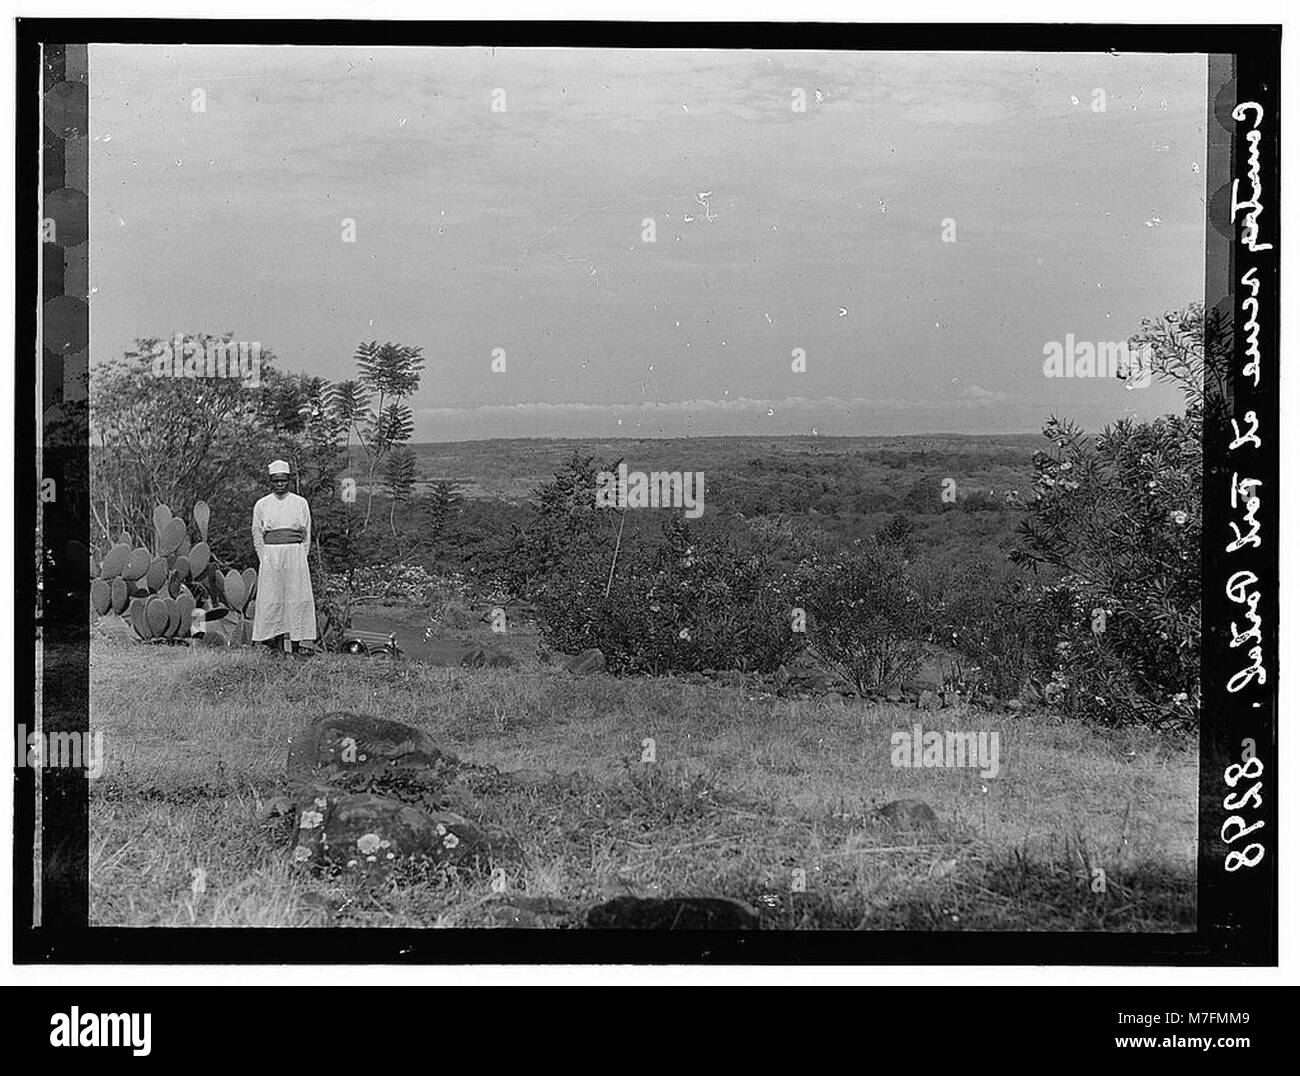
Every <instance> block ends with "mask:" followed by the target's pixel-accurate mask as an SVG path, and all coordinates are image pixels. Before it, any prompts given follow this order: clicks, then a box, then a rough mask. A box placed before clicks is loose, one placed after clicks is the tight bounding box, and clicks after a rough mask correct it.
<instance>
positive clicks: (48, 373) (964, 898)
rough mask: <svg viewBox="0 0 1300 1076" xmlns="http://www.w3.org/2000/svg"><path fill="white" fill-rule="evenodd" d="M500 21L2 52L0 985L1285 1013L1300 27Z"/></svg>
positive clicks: (133, 29) (264, 31)
mask: <svg viewBox="0 0 1300 1076" xmlns="http://www.w3.org/2000/svg"><path fill="white" fill-rule="evenodd" d="M1224 14H1225V16H1230V14H1231V13H1229V12H1225V13H1224ZM863 17H864V18H865V17H866V16H863ZM519 25H520V24H503V23H483V24H467V23H458V24H455V27H454V29H453V28H448V29H446V30H445V32H440V30H439V28H438V24H436V23H423V24H412V25H411V27H410V29H409V32H404V31H403V27H402V26H401V25H400V24H381V23H369V24H366V23H363V22H360V21H358V22H356V23H343V22H338V23H330V24H328V28H325V27H324V24H322V26H320V27H316V28H313V26H312V24H311V23H302V24H292V23H277V24H275V26H274V27H271V28H268V27H267V25H265V24H264V25H263V26H262V27H261V28H258V26H257V25H256V24H252V23H248V24H242V23H233V22H232V23H220V22H211V23H206V24H205V23H202V22H200V21H198V20H192V21H190V22H187V23H184V24H183V25H180V26H177V27H175V28H169V26H168V24H167V23H166V22H161V23H138V24H127V25H122V26H120V27H119V26H118V25H116V24H115V23H114V20H92V22H91V24H90V25H89V26H85V27H80V26H77V25H75V24H73V25H71V26H69V29H71V30H73V31H74V32H73V33H72V34H71V35H63V36H60V34H59V29H60V26H59V23H58V21H57V20H46V21H42V22H40V23H39V25H35V26H29V28H28V30H29V32H27V40H26V43H25V44H24V42H23V40H22V37H23V34H24V32H25V31H24V29H23V27H22V26H21V25H20V50H19V61H20V68H19V73H20V85H19V91H20V109H19V112H18V117H19V124H18V164H19V173H20V183H21V182H22V181H23V180H24V178H25V174H24V172H23V168H24V161H27V162H28V165H29V166H30V169H31V179H32V182H33V185H34V186H33V189H32V190H31V191H29V192H28V197H27V199H26V201H24V200H23V198H22V197H21V196H22V193H23V192H22V189H21V187H20V191H19V194H20V199H19V202H20V205H22V206H24V209H23V212H24V213H27V214H28V216H31V215H32V214H33V213H35V209H34V208H33V209H31V210H28V209H27V208H26V206H27V205H28V204H29V203H30V204H31V205H32V206H33V207H34V206H35V205H36V204H37V202H36V200H35V199H36V198H37V197H38V199H39V205H40V212H39V216H38V219H37V220H32V221H27V220H26V219H24V220H23V221H22V222H21V223H20V226H19V233H20V239H21V237H22V234H23V233H24V231H26V232H32V233H35V231H36V225H37V224H39V236H38V237H37V238H36V239H35V241H32V242H30V243H29V244H28V245H27V247H26V248H24V247H22V246H20V249H19V266H20V272H19V274H18V281H17V282H18V286H19V295H18V304H17V311H18V335H19V339H20V340H22V339H23V333H24V331H25V329H26V330H27V331H31V332H34V334H35V335H33V336H30V337H28V338H27V339H28V342H27V344H26V347H27V348H28V349H31V348H33V347H34V349H35V350H34V352H33V351H31V350H29V351H28V352H27V353H28V354H33V353H34V354H35V355H37V356H38V358H37V360H36V362H35V364H34V367H33V368H32V370H31V371H30V378H31V381H30V384H29V386H28V388H26V389H24V388H23V383H22V382H21V380H20V382H19V394H18V400H17V407H16V410H17V430H18V434H17V440H18V444H17V453H18V457H17V458H18V466H19V468H20V472H21V470H22V469H23V468H27V467H28V466H29V465H28V463H27V462H26V461H30V462H31V465H32V466H31V467H30V470H31V473H32V474H33V475H34V476H35V477H34V478H30V479H29V478H25V477H21V474H20V482H19V484H18V486H17V488H18V490H19V492H18V496H17V500H18V509H17V512H18V524H19V525H18V538H17V546H16V554H15V557H16V563H15V576H16V586H17V604H16V607H15V610H14V624H15V634H16V636H19V637H20V638H19V641H18V643H17V644H16V645H17V646H18V648H19V649H18V651H17V654H18V656H17V659H16V661H15V669H16V670H25V669H26V668H27V664H26V663H27V662H28V660H29V659H31V660H33V661H34V666H35V671H36V694H35V699H34V702H33V701H31V700H32V696H31V695H30V694H27V693H26V687H25V675H26V674H25V671H22V672H15V697H16V699H17V700H18V704H17V707H16V711H15V714H14V723H15V727H16V732H15V735H16V740H15V744H16V754H15V774H16V783H15V785H14V787H15V789H16V793H15V801H14V812H15V813H14V832H15V840H16V844H15V849H16V854H15V864H16V866H15V871H14V887H15V894H16V895H15V897H14V905H13V907H14V916H15V922H14V937H15V953H16V955H17V954H18V951H19V950H20V949H21V950H23V951H24V952H26V953H27V957H26V959H28V960H33V959H36V960H48V959H54V960H56V961H57V960H59V959H71V958H76V959H79V960H81V959H87V960H92V961H107V962H112V961H115V960H125V959H127V955H128V954H135V955H136V956H140V954H143V953H145V952H146V951H147V952H148V953H149V954H151V955H150V956H149V957H148V959H151V960H157V961H161V962H165V963H187V962H190V961H199V962H204V961H208V962H221V961H223V960H236V959H237V960H240V961H243V960H249V961H250V962H257V961H259V960H271V961H273V962H276V963H294V962H296V961H299V960H308V961H312V962H316V963H331V962H333V958H332V957H331V956H330V952H331V950H333V949H335V948H336V947H339V946H343V947H349V948H350V947H352V946H355V947H356V950H355V951H356V953H357V954H361V953H368V954H370V956H371V958H372V959H368V961H367V962H370V963H376V964H382V963H384V962H385V961H386V960H388V959H389V958H390V957H392V958H393V959H396V958H397V957H396V956H395V955H394V954H396V953H398V952H399V951H400V952H402V953H408V954H409V953H415V954H416V956H417V957H418V959H420V960H422V961H425V962H433V963H437V962H440V961H443V960H447V961H450V962H464V961H469V962H482V963H493V962H505V963H546V962H547V961H549V960H555V959H568V960H570V961H578V962H580V963H594V964H599V963H602V962H604V961H606V960H610V961H614V960H617V961H621V962H624V963H628V962H630V963H637V962H641V961H645V962H649V963H655V962H658V961H665V960H669V961H672V962H676V963H683V964H690V963H692V962H695V961H700V962H705V963H709V962H713V961H716V960H719V959H724V958H725V960H726V961H727V962H729V963H738V964H743V963H746V962H748V961H750V960H755V959H762V960H765V961H767V962H769V963H770V962H778V963H779V962H783V961H784V962H789V963H813V964H816V963H823V962H826V963H838V962H844V961H849V962H851V963H854V964H863V965H869V964H872V963H875V962H877V961H878V960H879V961H884V962H893V963H899V962H902V963H917V964H925V963H940V964H951V963H988V964H998V963H1015V964H1041V963H1071V964H1089V963H1100V964H1106V963H1109V964H1135V963H1136V964H1207V965H1216V964H1223V963H1231V964H1239V965H1269V964H1276V962H1277V949H1276V944H1277V942H1276V939H1277V929H1278V923H1277V913H1278V902H1277V871H1278V862H1277V860H1278V851H1279V850H1278V843H1277V838H1278V831H1277V830H1278V823H1277V795H1278V791H1279V787H1280V784H1281V780H1282V777H1281V774H1280V772H1279V761H1278V755H1277V718H1278V713H1277V695H1276V691H1277V668H1278V651H1277V609H1278V592H1277V569H1278V556H1279V544H1278V538H1277V535H1278V513H1279V487H1278V462H1277V461H1278V455H1277V453H1278V438H1279V436H1280V432H1281V431H1280V423H1279V419H1280V412H1279V403H1278V399H1279V398H1278V381H1279V377H1278V373H1279V371H1278V350H1277V349H1278V335H1277V332H1278V324H1279V318H1280V304H1279V295H1280V293H1279V292H1278V283H1277V281H1278V276H1279V268H1278V266H1279V262H1278V249H1279V246H1280V236H1279V217H1278V211H1277V205H1278V197H1279V192H1278V189H1277V174H1278V167H1279V163H1278V162H1279V145H1280V133H1279V107H1278V101H1279V99H1278V96H1277V94H1278V85H1277V80H1276V73H1277V70H1278V66H1277V65H1278V63H1279V51H1278V50H1279V40H1280V28H1278V27H1268V26H1249V27H1245V26H1236V27H1230V26H1222V27H1207V26H1200V27H1194V26H1184V27H1175V26H1170V27H1163V28H1162V27H1153V26H1144V27H1138V26H1132V27H1125V26H1121V25H1114V26H1111V27H1106V26H1101V25H1094V26H1078V27H1067V26H1064V25H1056V26H1049V25H1046V24H1044V25H1041V26H1037V27H1027V26H1024V25H1020V26H1015V27H1012V26H1003V27H999V26H997V25H989V26H987V27H985V28H984V29H983V30H973V31H972V30H968V31H967V33H966V34H965V36H963V35H962V34H961V33H960V32H959V31H958V29H957V28H956V27H951V26H950V27H945V26H943V25H934V26H930V27H926V26H921V25H912V26H910V27H909V28H901V27H897V26H896V27H893V28H891V27H889V26H886V25H878V26H867V25H857V26H838V27H837V26H832V25H820V26H819V25H815V24H812V23H809V24H803V25H802V26H793V27H790V28H788V29H787V30H786V31H783V30H782V29H781V28H780V27H777V26H775V25H773V24H767V25H765V26H764V25H749V26H748V27H746V26H745V25H744V24H735V25H732V26H730V27H728V26H726V25H723V24H709V25H708V26H707V27H706V26H700V27H697V28H696V29H695V30H694V31H692V29H691V27H690V26H689V25H688V24H653V23H645V24H632V23H620V24H617V25H616V26H615V25H607V26H604V27H602V26H601V25H600V24H598V23H583V24H551V25H550V26H549V27H548V25H547V24H540V23H533V24H528V25H527V27H525V28H519ZM508 26H514V27H516V28H515V29H508V28H507V27H508ZM115 29H120V30H121V31H122V32H120V33H115V32H114V31H115ZM381 30H383V31H385V32H380V31H381ZM74 42H80V43H74ZM37 56H38V57H39V68H38V69H35V70H31V71H28V72H27V75H28V76H29V77H27V79H26V81H24V77H23V72H24V68H23V66H22V65H23V62H24V61H25V59H31V58H34V57H37ZM37 81H39V82H40V86H39V92H37V87H36V82H37ZM28 82H30V83H31V85H30V86H28V85H27V83H28ZM25 93H26V94H27V99H26V101H25V102H24V101H23V96H24V94H25ZM24 107H25V108H26V111H24ZM38 164H39V168H38ZM37 181H39V184H38V185H39V192H37V191H36V189H35V187H36V185H37ZM29 224H30V225H31V227H29ZM24 249H25V250H26V255H24ZM22 353H23V352H22V347H21V346H20V351H19V354H20V355H21V354H22ZM23 376H29V375H28V374H24V375H23ZM33 405H34V406H33ZM33 435H34V439H33ZM25 519H30V520H31V522H32V524H33V530H31V531H26V530H25V529H24V527H25V524H24V520H25ZM33 535H34V536H35V547H34V555H33V547H32V546H31V545H30V543H31V540H32V536H33ZM29 617H32V618H34V624H35V632H34V637H33V633H32V632H30V631H27V630H26V628H25V625H26V622H27V619H28V618H29ZM25 647H29V648H31V649H29V650H24V648H25ZM25 700H26V701H25ZM64 823H66V828H61V827H63V826H64ZM24 841H25V842H26V844H25V845H24V844H23V842H24ZM21 847H26V848H27V849H28V853H29V854H27V857H26V858H25V859H24V858H23V855H21V854H19V849H20V848H21ZM20 889H25V890H26V893H27V895H26V897H25V898H23V899H20V897H19V896H18V895H17V893H18V890H20ZM24 917H26V921H24ZM65 928H76V930H77V931H79V932H80V933H78V935H77V937H78V938H80V939H81V941H80V942H79V943H78V944H79V945H80V944H82V943H84V944H85V945H86V946H87V948H85V949H77V950H76V951H75V952H73V953H72V954H71V955H70V956H69V955H64V956H63V957H60V956H58V955H53V956H51V955H40V954H52V953H53V952H54V950H52V949H49V948H48V947H47V945H53V944H54V942H53V941H52V940H50V939H53V938H54V937H57V932H58V931H59V930H60V929H65ZM140 928H151V929H147V930H141V929H140ZM108 936H111V937H112V938H114V939H116V940H115V941H114V942H113V943H112V944H113V945H114V946H118V947H119V948H117V949H115V950H110V948H109V947H108V943H104V945H103V946H101V945H100V944H99V943H98V942H96V941H95V938H97V937H108ZM24 937H25V938H27V939H28V940H26V941H22V939H23V938H24ZM42 938H46V939H47V941H45V942H43V941H41V939H42ZM132 939H138V940H139V945H141V946H145V947H146V948H143V949H137V948H136V944H137V943H136V941H133V940H132ZM332 939H339V940H337V941H336V940H332ZM344 939H347V940H344ZM20 941H22V944H21V945H20V944H19V943H20ZM399 943H400V946H401V948H399ZM372 944H373V945H374V946H375V948H373V949H372V948H369V946H371V945H372ZM115 952H116V953H118V954H119V955H114V953H115ZM78 954H80V955H78ZM259 954H260V955H259ZM440 954H441V955H440ZM746 954H748V955H746ZM760 954H761V956H760ZM133 959H134V958H133ZM348 959H353V957H349V958H348ZM355 959H360V957H359V956H357V957H356V958H355ZM75 1019H76V1017H75V1016H74V1017H73V1021H74V1022H75ZM1237 1030H1240V1029H1237ZM1121 1033H1123V1032H1121ZM1138 1033H1141V1032H1140V1031H1135V1032H1134V1034H1138ZM1183 1033H1185V1034H1196V1033H1197V1031H1196V1029H1195V1028H1193V1029H1190V1030H1188V1029H1186V1028H1184V1030H1183ZM1225 1033H1226V1032H1225ZM1234 1033H1235V1031H1234ZM69 1034H70V1035H71V1036H72V1037H73V1038H75V1035H76V1030H75V1027H74V1028H73V1030H72V1031H70V1032H69ZM54 1045H56V1046H57V1045H59V1044H58V1043H55V1044H54Z"/></svg>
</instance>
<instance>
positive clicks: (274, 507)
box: [253, 460, 316, 653]
mask: <svg viewBox="0 0 1300 1076" xmlns="http://www.w3.org/2000/svg"><path fill="white" fill-rule="evenodd" d="M267 471H268V472H269V473H270V476H271V489H272V492H271V493H268V494H267V495H266V496H265V497H263V498H262V499H261V500H259V501H258V502H257V504H255V505H253V545H254V547H255V548H256V549H257V559H258V569H257V612H256V614H255V615H254V617H253V641H254V642H259V643H260V642H265V643H267V644H268V645H270V646H271V647H272V648H277V644H278V643H279V641H280V638H281V637H282V636H283V637H286V638H287V639H288V640H289V642H290V643H291V644H292V647H293V650H294V652H295V653H296V652H297V651H298V644H299V643H301V642H303V641H304V640H314V639H315V638H316V599H315V597H314V595H313V594H312V592H311V573H310V571H309V570H308V568H307V550H308V549H309V548H310V547H311V509H310V508H309V507H308V505H307V501H306V499H305V498H303V497H299V496H298V494H296V493H290V492H289V465H288V464H287V463H286V462H285V461H284V460H275V461H274V462H273V463H271V464H270V465H269V466H268V467H267Z"/></svg>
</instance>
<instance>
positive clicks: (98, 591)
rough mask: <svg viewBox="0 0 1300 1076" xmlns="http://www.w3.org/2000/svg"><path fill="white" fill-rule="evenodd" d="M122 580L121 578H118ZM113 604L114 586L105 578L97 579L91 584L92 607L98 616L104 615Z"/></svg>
mask: <svg viewBox="0 0 1300 1076" xmlns="http://www.w3.org/2000/svg"><path fill="white" fill-rule="evenodd" d="M118 582H120V580H118ZM124 593H125V590H124ZM112 606H113V588H112V587H111V586H109V585H108V584H107V583H106V582H104V580H102V579H96V580H95V581H94V582H93V583H91V584H90V607H91V608H92V609H94V610H95V615H96V616H103V615H104V614H105V613H107V612H108V611H109V609H111V608H112Z"/></svg>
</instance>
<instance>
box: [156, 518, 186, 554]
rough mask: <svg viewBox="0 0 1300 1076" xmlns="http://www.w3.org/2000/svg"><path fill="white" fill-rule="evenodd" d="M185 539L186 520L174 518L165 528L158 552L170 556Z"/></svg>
mask: <svg viewBox="0 0 1300 1076" xmlns="http://www.w3.org/2000/svg"><path fill="white" fill-rule="evenodd" d="M183 541H185V520H183V519H173V520H171V521H170V522H169V523H168V524H167V526H166V527H164V528H163V531H162V535H161V539H160V544H159V547H158V552H159V553H161V554H162V555H163V556H164V557H166V556H170V555H171V554H172V553H175V552H176V550H178V549H179V548H180V547H181V542H183Z"/></svg>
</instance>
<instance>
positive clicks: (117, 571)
mask: <svg viewBox="0 0 1300 1076" xmlns="http://www.w3.org/2000/svg"><path fill="white" fill-rule="evenodd" d="M130 556H131V547H130V546H129V545H123V544H122V543H121V542H119V543H118V544H117V545H115V546H113V548H112V549H110V550H109V551H108V553H107V555H105V557H104V563H103V564H101V565H100V566H99V571H100V574H101V575H102V576H103V577H104V578H105V579H107V580H109V581H110V582H111V581H112V580H114V579H116V578H117V577H118V576H119V575H121V574H122V569H123V568H125V567H126V562H127V558H129V557H130Z"/></svg>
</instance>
